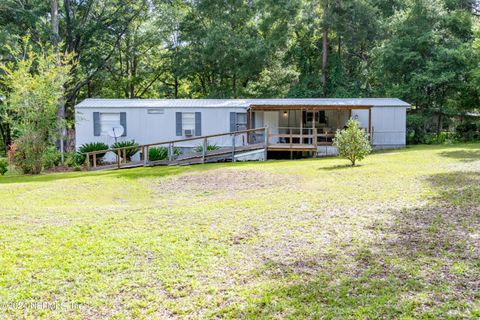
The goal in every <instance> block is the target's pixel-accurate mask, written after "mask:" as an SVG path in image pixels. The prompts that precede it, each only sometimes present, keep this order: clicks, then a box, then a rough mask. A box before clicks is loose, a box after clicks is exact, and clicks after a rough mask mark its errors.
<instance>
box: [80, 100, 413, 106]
mask: <svg viewBox="0 0 480 320" xmlns="http://www.w3.org/2000/svg"><path fill="white" fill-rule="evenodd" d="M252 105H256V106H262V105H263V106H295V105H304V106H308V105H310V106H338V107H342V106H345V107H352V106H372V107H407V108H408V107H410V104H408V103H407V102H405V101H402V100H400V99H396V98H355V99H353V98H352V99H320V98H309V99H303V98H300V99H291V98H287V99H85V100H83V101H82V102H80V103H79V104H77V105H76V107H77V108H235V107H238V108H248V107H250V106H252Z"/></svg>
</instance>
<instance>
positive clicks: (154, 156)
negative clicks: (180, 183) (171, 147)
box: [148, 147, 168, 161]
mask: <svg viewBox="0 0 480 320" xmlns="http://www.w3.org/2000/svg"><path fill="white" fill-rule="evenodd" d="M167 157H168V149H167V148H165V147H154V148H150V149H149V150H148V160H150V161H160V160H165V159H167Z"/></svg>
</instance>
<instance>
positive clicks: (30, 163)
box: [0, 38, 74, 174]
mask: <svg viewBox="0 0 480 320" xmlns="http://www.w3.org/2000/svg"><path fill="white" fill-rule="evenodd" d="M7 48H8V47H7ZM8 49H10V53H11V56H12V57H14V58H15V59H16V60H14V61H12V62H9V63H6V64H0V70H1V71H3V73H4V75H3V79H0V80H2V83H3V84H4V86H5V88H6V92H5V93H4V95H5V96H6V101H5V102H6V110H7V111H9V112H10V113H11V114H13V115H14V116H13V118H12V122H13V123H14V124H15V127H16V129H17V130H18V132H19V137H18V138H17V139H15V141H14V143H15V144H16V147H17V150H18V154H17V155H15V156H14V157H13V161H14V164H15V165H16V166H19V168H20V169H22V170H23V171H24V172H25V173H32V174H38V173H40V171H41V170H42V165H43V156H44V154H45V151H46V150H47V148H48V146H49V145H50V144H52V143H53V141H55V138H56V136H57V135H58V130H57V128H58V126H63V124H62V123H59V122H58V121H57V117H56V112H57V108H58V103H59V101H60V100H61V98H62V97H63V94H64V88H63V84H64V83H66V82H68V81H69V80H70V78H71V77H70V70H71V68H72V67H73V65H74V61H73V54H62V53H58V52H56V51H55V48H54V47H51V46H49V47H45V48H43V47H42V48H41V50H40V52H36V51H34V50H33V48H32V46H31V45H29V39H28V38H25V39H24V42H23V47H22V48H21V49H12V48H8Z"/></svg>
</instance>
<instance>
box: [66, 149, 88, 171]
mask: <svg viewBox="0 0 480 320" xmlns="http://www.w3.org/2000/svg"><path fill="white" fill-rule="evenodd" d="M84 163H85V155H84V154H82V153H80V152H69V153H67V154H65V165H66V166H67V167H69V168H75V167H80V166H82V165H83V164H84Z"/></svg>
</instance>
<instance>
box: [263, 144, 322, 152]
mask: <svg viewBox="0 0 480 320" xmlns="http://www.w3.org/2000/svg"><path fill="white" fill-rule="evenodd" d="M315 150H317V147H316V146H314V145H313V144H298V143H297V144H288V143H277V144H269V145H268V151H315Z"/></svg>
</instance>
